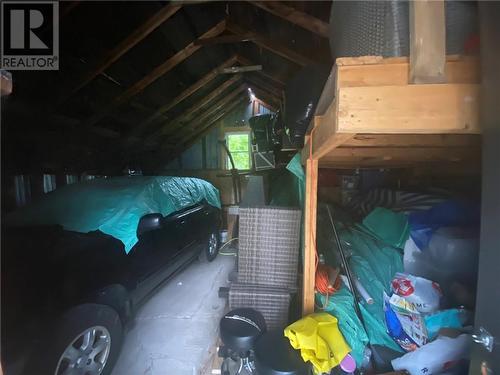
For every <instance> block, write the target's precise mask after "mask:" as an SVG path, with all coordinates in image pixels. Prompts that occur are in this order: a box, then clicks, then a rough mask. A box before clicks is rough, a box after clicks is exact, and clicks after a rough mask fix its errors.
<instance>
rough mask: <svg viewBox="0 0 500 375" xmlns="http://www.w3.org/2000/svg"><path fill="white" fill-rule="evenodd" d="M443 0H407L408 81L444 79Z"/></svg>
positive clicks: (444, 33)
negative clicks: (408, 6)
mask: <svg viewBox="0 0 500 375" xmlns="http://www.w3.org/2000/svg"><path fill="white" fill-rule="evenodd" d="M445 62H446V27H445V15H444V0H413V1H410V82H411V83H442V82H445V79H446V76H445V71H444V69H445Z"/></svg>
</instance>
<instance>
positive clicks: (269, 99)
mask: <svg viewBox="0 0 500 375" xmlns="http://www.w3.org/2000/svg"><path fill="white" fill-rule="evenodd" d="M253 91H254V92H255V96H256V98H255V100H256V101H257V102H261V103H262V104H263V105H265V106H266V107H268V108H269V109H271V110H273V111H277V110H278V109H279V108H280V104H281V103H280V98H277V97H276V96H274V95H273V94H270V93H268V92H266V91H264V90H262V89H261V88H259V87H254V88H253Z"/></svg>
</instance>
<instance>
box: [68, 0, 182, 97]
mask: <svg viewBox="0 0 500 375" xmlns="http://www.w3.org/2000/svg"><path fill="white" fill-rule="evenodd" d="M181 6H182V5H179V4H176V5H172V4H168V5H165V6H164V7H163V8H162V9H160V11H158V12H155V14H154V15H153V16H152V17H150V18H149V19H148V20H146V22H144V23H143V24H142V25H141V26H139V27H138V28H137V29H135V30H134V31H133V32H132V33H131V34H129V35H128V36H127V37H126V38H125V39H123V40H122V41H121V42H120V43H118V45H117V46H116V47H115V48H113V49H112V50H110V51H109V52H108V53H107V54H106V55H105V56H104V57H103V58H102V59H101V61H100V62H99V63H98V64H97V65H96V66H95V67H94V69H92V71H90V72H88V73H87V74H86V75H85V76H83V77H82V78H81V79H80V80H79V81H78V83H77V84H75V86H74V87H73V88H72V89H71V90H70V92H69V95H67V96H66V98H65V99H67V98H68V96H71V95H73V94H75V93H76V92H78V91H79V90H80V89H82V88H83V87H85V86H86V85H87V84H88V83H89V82H90V81H92V80H93V79H94V78H95V77H97V76H98V75H99V74H101V73H102V72H104V71H105V70H106V69H107V68H109V67H110V66H111V65H112V64H113V63H114V62H116V61H117V60H118V59H119V58H120V57H122V56H123V55H124V54H125V53H127V52H128V51H129V50H130V49H132V48H133V47H134V46H135V45H137V44H138V43H139V42H141V41H142V40H143V39H144V38H146V37H147V36H148V35H149V34H150V33H151V32H153V31H154V30H156V28H158V26H160V25H161V24H162V23H163V22H165V21H166V20H168V19H169V18H170V17H172V16H173V15H174V14H175V13H176V12H177V11H178V10H179V9H180V8H181Z"/></svg>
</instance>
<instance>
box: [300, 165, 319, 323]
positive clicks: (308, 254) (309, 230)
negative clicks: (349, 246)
mask: <svg viewBox="0 0 500 375" xmlns="http://www.w3.org/2000/svg"><path fill="white" fill-rule="evenodd" d="M317 199H318V160H314V159H312V160H310V159H307V161H306V201H305V207H304V236H305V238H304V243H305V248H304V260H303V264H304V270H303V279H302V315H307V314H311V313H313V312H314V279H315V275H316V208H317V203H318V202H317Z"/></svg>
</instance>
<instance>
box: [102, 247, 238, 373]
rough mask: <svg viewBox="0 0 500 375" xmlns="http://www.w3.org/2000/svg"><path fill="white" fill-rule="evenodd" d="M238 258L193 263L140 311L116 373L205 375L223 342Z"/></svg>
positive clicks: (125, 342) (221, 258)
mask: <svg viewBox="0 0 500 375" xmlns="http://www.w3.org/2000/svg"><path fill="white" fill-rule="evenodd" d="M234 264H235V258H234V257H232V256H220V255H219V256H218V257H217V258H216V259H215V260H214V261H213V262H211V263H200V262H198V261H196V262H194V263H193V264H191V265H190V266H189V267H188V268H186V269H185V270H184V271H182V272H181V273H180V274H179V275H177V276H176V277H174V278H173V279H171V280H170V281H169V282H168V283H167V284H166V285H165V286H164V287H162V288H161V289H160V290H159V291H158V293H157V294H155V295H154V296H153V297H152V298H151V299H150V300H149V301H147V302H146V303H145V304H144V305H143V306H142V307H141V308H140V310H139V311H138V313H137V315H136V318H135V321H134V323H133V324H131V325H130V327H129V329H128V332H126V333H125V338H124V343H123V349H122V352H121V354H120V357H119V359H118V361H117V363H116V365H115V368H114V370H113V372H112V375H198V374H202V375H204V372H205V370H203V368H204V367H206V366H209V361H210V360H211V358H212V357H213V354H214V350H215V347H216V343H217V339H218V323H219V319H220V318H221V317H222V315H223V314H224V312H225V308H226V300H225V299H221V298H219V297H218V294H217V293H218V290H219V287H221V286H227V285H228V282H227V279H228V274H229V272H231V271H232V270H233V268H234Z"/></svg>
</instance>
